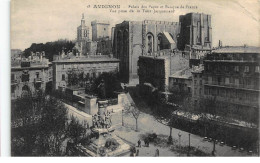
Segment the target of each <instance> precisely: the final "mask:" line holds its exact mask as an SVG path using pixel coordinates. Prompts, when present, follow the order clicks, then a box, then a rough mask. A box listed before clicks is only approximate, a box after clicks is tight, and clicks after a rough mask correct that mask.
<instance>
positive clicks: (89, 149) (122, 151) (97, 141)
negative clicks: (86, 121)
mask: <svg viewBox="0 0 260 163" xmlns="http://www.w3.org/2000/svg"><path fill="white" fill-rule="evenodd" d="M107 103H108V101H107V100H104V101H98V112H97V114H95V115H93V116H92V127H91V132H92V133H91V142H90V144H88V145H81V144H78V145H77V147H76V148H77V149H78V151H79V152H80V153H81V155H83V156H91V157H98V156H103V157H104V156H105V157H109V156H113V157H115V156H129V155H130V148H131V146H130V145H129V144H127V143H126V142H125V141H123V140H122V139H121V138H119V137H118V136H117V135H115V134H114V130H115V126H112V121H111V117H112V114H111V113H110V112H108V111H107Z"/></svg>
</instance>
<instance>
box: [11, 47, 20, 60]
mask: <svg viewBox="0 0 260 163" xmlns="http://www.w3.org/2000/svg"><path fill="white" fill-rule="evenodd" d="M21 55H22V50H20V49H11V58H12V59H14V58H17V57H21Z"/></svg>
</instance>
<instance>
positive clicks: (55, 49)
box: [23, 40, 75, 61]
mask: <svg viewBox="0 0 260 163" xmlns="http://www.w3.org/2000/svg"><path fill="white" fill-rule="evenodd" d="M74 46H75V43H74V42H73V41H70V40H58V41H54V42H47V43H45V44H43V43H39V44H36V43H33V44H32V45H31V46H30V47H29V48H27V49H25V50H24V54H23V55H24V56H25V57H28V56H29V55H30V54H31V52H41V51H45V57H46V58H47V59H49V60H50V61H52V60H53V56H54V55H57V54H59V52H61V51H62V49H64V51H65V52H68V51H72V48H73V47H74Z"/></svg>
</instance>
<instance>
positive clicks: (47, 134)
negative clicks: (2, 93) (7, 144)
mask: <svg viewBox="0 0 260 163" xmlns="http://www.w3.org/2000/svg"><path fill="white" fill-rule="evenodd" d="M11 115H12V124H16V125H12V126H13V127H12V133H11V135H12V155H14V156H48V155H49V156H60V155H62V148H61V147H62V143H63V142H64V140H65V127H66V122H67V108H66V107H65V106H64V105H63V104H62V103H61V102H60V101H58V100H57V99H55V98H54V97H51V96H46V95H44V94H42V93H39V94H37V95H36V96H30V95H28V96H23V97H21V98H19V99H17V101H15V102H14V103H13V104H12V113H11ZM20 122H22V123H20ZM54 124H55V125H54ZM17 146H19V148H15V147H17Z"/></svg>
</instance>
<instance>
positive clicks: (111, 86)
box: [94, 72, 122, 98]
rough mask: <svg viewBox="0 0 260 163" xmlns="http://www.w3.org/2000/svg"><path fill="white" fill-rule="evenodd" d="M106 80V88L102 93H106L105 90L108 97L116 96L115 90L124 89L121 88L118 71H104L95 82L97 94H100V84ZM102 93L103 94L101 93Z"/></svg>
mask: <svg viewBox="0 0 260 163" xmlns="http://www.w3.org/2000/svg"><path fill="white" fill-rule="evenodd" d="M102 82H104V86H105V87H104V88H103V89H105V90H103V91H102V92H100V93H104V92H105V96H106V98H113V97H115V93H114V92H115V91H122V88H121V84H120V81H119V79H118V73H116V72H104V73H102V74H101V75H100V76H99V77H98V78H97V79H96V80H95V82H94V83H96V85H95V88H94V90H95V92H96V94H98V91H99V89H98V86H99V85H100V84H101V83H102ZM99 95H101V94H99Z"/></svg>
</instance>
